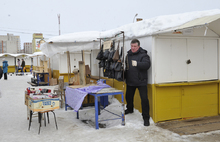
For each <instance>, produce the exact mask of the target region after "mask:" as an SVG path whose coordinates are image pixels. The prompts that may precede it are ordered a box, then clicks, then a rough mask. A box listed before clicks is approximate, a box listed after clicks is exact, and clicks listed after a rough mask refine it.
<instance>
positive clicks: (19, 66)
mask: <svg viewBox="0 0 220 142" xmlns="http://www.w3.org/2000/svg"><path fill="white" fill-rule="evenodd" d="M18 70H21V72H23V70H22V68H21V62H20V59H18V67H17V73H18Z"/></svg>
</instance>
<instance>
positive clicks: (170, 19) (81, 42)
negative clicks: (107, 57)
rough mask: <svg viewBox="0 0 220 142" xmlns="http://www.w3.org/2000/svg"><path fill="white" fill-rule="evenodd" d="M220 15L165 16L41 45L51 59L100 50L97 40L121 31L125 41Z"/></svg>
mask: <svg viewBox="0 0 220 142" xmlns="http://www.w3.org/2000/svg"><path fill="white" fill-rule="evenodd" d="M218 14H220V9H214V10H207V11H194V12H187V13H182V14H174V15H164V16H158V17H154V18H151V19H145V20H143V21H139V22H136V23H130V24H127V25H123V26H121V27H119V28H115V29H111V30H108V31H104V32H98V31H90V32H79V33H72V34H66V35H61V36H57V37H53V38H50V39H49V40H47V41H46V43H44V44H42V45H41V51H42V52H44V53H45V54H47V56H49V57H51V56H52V55H54V54H57V53H62V52H66V51H70V52H76V51H81V50H92V49H99V42H98V41H97V38H109V37H114V36H115V35H116V34H118V33H120V32H121V31H124V33H125V39H132V38H134V37H135V38H137V37H142V36H150V35H154V34H159V33H163V32H169V31H173V30H176V29H180V28H181V26H182V25H184V24H185V26H184V28H186V27H188V26H194V25H195V26H196V24H203V23H202V22H203V21H204V19H203V20H196V19H199V18H203V17H207V16H213V15H218ZM215 18H216V16H214V18H211V20H210V19H209V18H205V21H206V20H208V21H207V22H211V21H213V20H214V19H215ZM193 20H196V22H192V23H191V24H188V26H187V24H186V23H188V22H190V21H193ZM199 21H200V22H199ZM204 24H205V23H204Z"/></svg>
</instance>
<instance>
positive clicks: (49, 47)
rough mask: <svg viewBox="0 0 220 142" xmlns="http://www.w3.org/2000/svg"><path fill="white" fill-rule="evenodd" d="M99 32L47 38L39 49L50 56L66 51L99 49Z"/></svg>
mask: <svg viewBox="0 0 220 142" xmlns="http://www.w3.org/2000/svg"><path fill="white" fill-rule="evenodd" d="M99 37H100V32H97V31H88V32H78V33H72V34H65V35H61V36H56V37H53V38H50V39H48V40H47V41H46V42H45V43H43V44H42V45H41V51H42V52H43V53H45V54H46V55H47V56H49V57H51V56H53V55H54V54H57V53H64V52H66V51H70V52H76V51H81V50H92V49H99V41H98V39H97V38H99Z"/></svg>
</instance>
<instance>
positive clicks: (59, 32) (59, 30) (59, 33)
mask: <svg viewBox="0 0 220 142" xmlns="http://www.w3.org/2000/svg"><path fill="white" fill-rule="evenodd" d="M57 16H58V24H59V35H60V34H61V32H60V14H57Z"/></svg>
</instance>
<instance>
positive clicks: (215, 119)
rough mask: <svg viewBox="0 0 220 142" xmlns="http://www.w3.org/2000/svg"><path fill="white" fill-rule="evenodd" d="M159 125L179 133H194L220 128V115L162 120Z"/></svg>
mask: <svg viewBox="0 0 220 142" xmlns="http://www.w3.org/2000/svg"><path fill="white" fill-rule="evenodd" d="M157 126H158V127H161V128H164V129H168V130H170V131H172V132H175V133H178V134H179V135H192V134H197V133H204V132H209V131H215V130H220V116H212V117H202V118H194V119H187V120H182V121H179V120H175V121H169V122H162V123H157Z"/></svg>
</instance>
